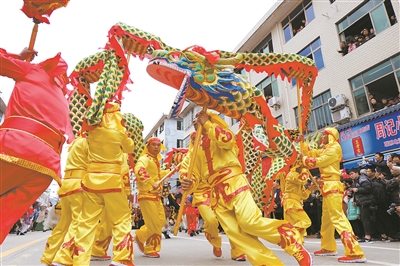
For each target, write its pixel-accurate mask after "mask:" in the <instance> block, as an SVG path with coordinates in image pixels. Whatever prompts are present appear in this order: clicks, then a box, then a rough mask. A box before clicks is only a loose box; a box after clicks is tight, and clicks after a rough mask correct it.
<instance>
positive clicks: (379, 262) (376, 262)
mask: <svg viewBox="0 0 400 266" xmlns="http://www.w3.org/2000/svg"><path fill="white" fill-rule="evenodd" d="M367 263H373V264H378V265H387V266H398V264H396V263H388V262H382V261H375V260H369V259H368V258H367Z"/></svg>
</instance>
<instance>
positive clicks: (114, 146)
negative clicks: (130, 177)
mask: <svg viewBox="0 0 400 266" xmlns="http://www.w3.org/2000/svg"><path fill="white" fill-rule="evenodd" d="M121 123H122V114H121V112H120V108H119V105H118V104H116V103H107V107H106V108H105V110H104V114H103V117H102V121H101V122H100V125H99V126H97V127H96V128H94V129H92V130H90V131H89V132H88V143H89V160H88V168H87V174H86V176H85V177H84V178H83V180H82V188H83V190H84V191H83V198H82V212H81V214H80V215H79V218H78V219H79V224H78V227H77V232H76V236H74V237H72V238H71V239H70V240H68V241H66V242H64V243H63V244H62V248H61V249H60V250H59V252H58V253H57V256H56V258H55V259H54V261H55V262H57V263H62V264H66V265H71V264H73V265H89V264H90V255H91V252H92V246H93V245H92V244H93V243H94V240H95V234H96V227H97V224H98V222H99V219H100V218H101V217H100V216H101V213H102V212H103V211H104V212H105V215H106V219H107V220H108V221H110V223H111V224H112V225H113V228H112V232H113V261H112V262H111V264H110V265H133V238H132V235H131V226H132V225H131V220H130V211H129V207H128V203H127V199H126V194H125V191H124V185H123V181H122V177H121V167H122V162H123V158H124V156H123V153H131V152H133V150H134V143H133V141H132V139H131V138H129V137H128V136H127V134H126V130H125V128H124V127H123V126H122V124H121ZM70 251H72V252H73V253H72V256H71V252H70ZM72 257H73V258H72ZM72 259H73V260H72Z"/></svg>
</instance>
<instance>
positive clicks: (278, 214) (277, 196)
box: [271, 180, 283, 220]
mask: <svg viewBox="0 0 400 266" xmlns="http://www.w3.org/2000/svg"><path fill="white" fill-rule="evenodd" d="M273 188H274V211H273V213H271V218H275V219H278V220H283V207H282V201H281V186H280V182H279V180H275V181H274V184H273Z"/></svg>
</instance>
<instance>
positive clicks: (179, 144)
mask: <svg viewBox="0 0 400 266" xmlns="http://www.w3.org/2000/svg"><path fill="white" fill-rule="evenodd" d="M176 147H177V148H183V139H177V140H176Z"/></svg>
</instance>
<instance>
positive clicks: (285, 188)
mask: <svg viewBox="0 0 400 266" xmlns="http://www.w3.org/2000/svg"><path fill="white" fill-rule="evenodd" d="M298 171H299V172H298ZM307 180H308V170H307V169H305V168H301V166H300V167H297V166H295V167H293V168H291V169H290V172H289V173H288V174H287V175H286V178H285V179H284V180H281V182H280V183H281V189H282V192H283V209H284V211H285V216H284V219H285V220H286V221H288V222H290V223H291V224H292V225H293V226H294V227H295V228H296V229H297V230H298V231H299V232H300V236H301V239H302V240H301V243H302V244H304V236H305V235H307V231H306V230H307V228H308V227H310V225H311V220H310V218H309V217H308V215H307V213H306V212H305V211H304V209H303V200H306V199H307V198H308V196H309V195H310V193H311V191H309V190H306V189H305V187H304V185H305V184H306V183H307Z"/></svg>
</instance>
